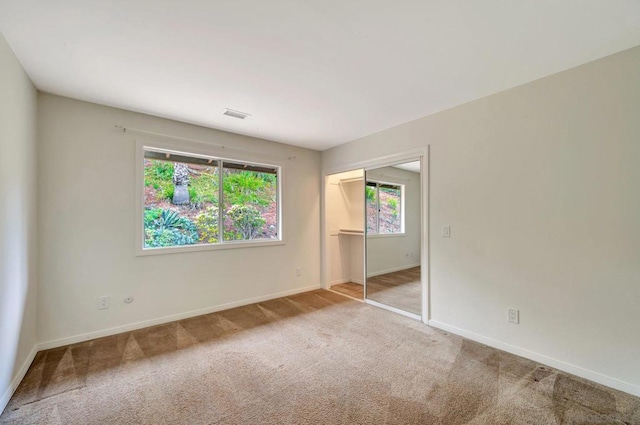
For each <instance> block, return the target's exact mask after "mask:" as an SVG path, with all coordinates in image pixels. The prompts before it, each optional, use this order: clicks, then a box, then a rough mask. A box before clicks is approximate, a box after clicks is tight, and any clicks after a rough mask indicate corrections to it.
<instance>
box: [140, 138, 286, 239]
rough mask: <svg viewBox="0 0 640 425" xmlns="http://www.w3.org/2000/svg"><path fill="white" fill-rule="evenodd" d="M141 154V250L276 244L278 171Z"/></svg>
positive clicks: (194, 157)
mask: <svg viewBox="0 0 640 425" xmlns="http://www.w3.org/2000/svg"><path fill="white" fill-rule="evenodd" d="M143 152H144V166H143V170H144V195H143V196H144V201H143V217H142V218H141V219H142V220H143V223H144V224H143V232H144V235H143V237H144V242H143V247H144V249H145V250H149V249H154V248H169V247H183V246H193V245H196V246H197V245H200V246H204V245H208V246H211V245H218V246H219V245H224V244H234V243H236V244H237V243H238V242H242V243H256V242H265V241H280V240H281V238H280V212H279V211H280V209H279V205H278V203H279V187H278V186H279V177H280V176H279V174H280V173H279V171H280V168H279V167H277V166H272V165H264V164H256V163H248V162H242V161H235V160H233V161H232V160H226V159H222V158H216V157H211V156H205V155H196V154H189V153H183V152H175V151H170V150H164V149H158V148H148V147H144V148H143Z"/></svg>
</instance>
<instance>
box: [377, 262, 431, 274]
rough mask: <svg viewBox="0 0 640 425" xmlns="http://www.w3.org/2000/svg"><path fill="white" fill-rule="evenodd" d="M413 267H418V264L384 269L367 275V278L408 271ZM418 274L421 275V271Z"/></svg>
mask: <svg viewBox="0 0 640 425" xmlns="http://www.w3.org/2000/svg"><path fill="white" fill-rule="evenodd" d="M414 267H420V263H416V264H407V265H403V266H398V267H391V268H389V269H384V270H380V271H377V272H373V273H369V274H367V277H374V276H380V275H383V274H387V273H394V272H399V271H402V270H409V269H412V268H414ZM420 273H422V270H420Z"/></svg>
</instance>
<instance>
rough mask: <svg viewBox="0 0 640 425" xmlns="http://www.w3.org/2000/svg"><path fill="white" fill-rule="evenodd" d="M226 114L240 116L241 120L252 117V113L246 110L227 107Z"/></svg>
mask: <svg viewBox="0 0 640 425" xmlns="http://www.w3.org/2000/svg"><path fill="white" fill-rule="evenodd" d="M224 115H228V116H230V117H233V118H239V119H241V120H243V119H245V118H247V117H250V116H251V114H247V113H246V112H240V111H235V110H233V109H229V108H226V109H225V111H224Z"/></svg>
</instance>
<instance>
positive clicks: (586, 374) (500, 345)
mask: <svg viewBox="0 0 640 425" xmlns="http://www.w3.org/2000/svg"><path fill="white" fill-rule="evenodd" d="M427 324H428V325H429V326H431V327H434V328H438V329H441V330H443V331H447V332H451V333H452V334H456V335H458V336H461V337H463V338H467V339H470V340H473V341H476V342H479V343H481V344H484V345H488V346H489V347H493V348H497V349H498V350H502V351H506V352H507V353H511V354H515V355H516V356H520V357H524V358H527V359H529V360H533V361H535V362H538V363H542V364H544V365H546V366H549V367H553V368H555V369H558V370H561V371H563V372H567V373H570V374H572V375H576V376H579V377H580V378H584V379H588V380H590V381H593V382H596V383H598V384H602V385H605V386H607V387H610V388H613V389H616V390H619V391H623V392H625V393H628V394H631V395H634V396H636V397H640V386H638V385H634V384H631V383H629V382H625V381H622V380H620V379H617V378H613V377H611V376H607V375H604V374H602V373H598V372H595V371H593V370H589V369H585V368H583V367H580V366H576V365H574V364H571V363H567V362H564V361H562V360H558V359H555V358H553V357H549V356H545V355H544V354H540V353H536V352H534V351H530V350H527V349H525V348H522V347H518V346H515V345H511V344H507V343H506V342H503V341H499V340H497V339H493V338H489V337H486V336H484V335H480V334H477V333H475V332H471V331H469V330H466V329H462V328H458V327H456V326H453V325H449V324H447V323H443V322H440V321H438V320H429V321H428V323H427Z"/></svg>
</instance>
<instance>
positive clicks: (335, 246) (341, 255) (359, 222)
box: [325, 169, 365, 301]
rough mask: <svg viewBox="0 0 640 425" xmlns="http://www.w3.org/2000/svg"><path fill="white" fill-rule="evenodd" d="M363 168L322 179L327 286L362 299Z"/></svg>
mask: <svg viewBox="0 0 640 425" xmlns="http://www.w3.org/2000/svg"><path fill="white" fill-rule="evenodd" d="M364 187H365V185H364V170H362V169H359V170H351V171H346V172H343V173H338V174H331V175H328V176H327V177H326V180H325V202H326V209H325V211H326V215H325V218H326V222H325V223H326V224H325V228H326V229H327V232H326V239H325V240H326V243H327V248H328V258H327V260H328V261H327V262H328V275H329V279H328V281H329V289H331V290H332V291H335V292H339V293H340V294H342V295H346V296H348V297H351V298H355V299H357V300H360V301H363V300H364V217H365V213H364V211H365V210H364V208H365V207H364Z"/></svg>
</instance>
